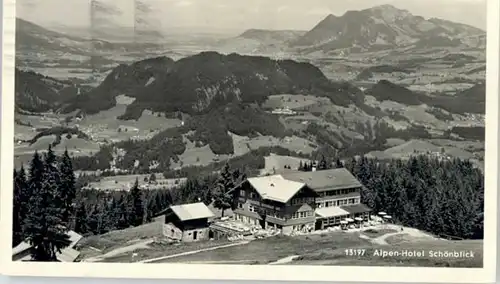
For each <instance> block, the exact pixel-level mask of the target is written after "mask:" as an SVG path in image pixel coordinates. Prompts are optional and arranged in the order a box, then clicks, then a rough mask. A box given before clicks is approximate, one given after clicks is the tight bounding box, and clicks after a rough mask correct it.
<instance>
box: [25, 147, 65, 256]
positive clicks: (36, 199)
mask: <svg viewBox="0 0 500 284" xmlns="http://www.w3.org/2000/svg"><path fill="white" fill-rule="evenodd" d="M55 163H56V156H55V155H54V152H53V151H52V149H51V147H49V149H48V152H47V154H46V156H45V163H42V162H41V160H40V157H39V155H38V153H35V155H34V157H33V160H32V163H31V164H32V166H33V167H34V168H33V169H31V172H32V173H33V176H30V189H32V190H33V191H32V192H31V196H30V201H29V214H28V216H27V217H26V222H25V224H24V227H23V229H24V232H25V236H26V239H27V240H28V242H29V244H30V245H31V246H32V251H31V257H32V259H33V260H35V261H57V253H60V252H61V250H62V249H63V248H65V247H67V246H68V245H69V244H70V240H69V235H68V234H67V227H66V224H65V222H64V221H63V212H64V203H63V202H62V199H61V196H60V194H59V191H58V187H59V183H60V177H59V171H58V169H57V167H56V165H55ZM40 173H41V176H40Z"/></svg>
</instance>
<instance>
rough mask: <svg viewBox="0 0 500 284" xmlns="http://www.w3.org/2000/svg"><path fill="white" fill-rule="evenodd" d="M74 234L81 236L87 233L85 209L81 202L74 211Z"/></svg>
mask: <svg viewBox="0 0 500 284" xmlns="http://www.w3.org/2000/svg"><path fill="white" fill-rule="evenodd" d="M75 232H77V233H79V234H81V235H85V234H87V233H88V232H89V227H88V219H87V209H86V208H85V204H84V203H83V202H82V203H80V204H79V205H78V207H77V209H76V214H75Z"/></svg>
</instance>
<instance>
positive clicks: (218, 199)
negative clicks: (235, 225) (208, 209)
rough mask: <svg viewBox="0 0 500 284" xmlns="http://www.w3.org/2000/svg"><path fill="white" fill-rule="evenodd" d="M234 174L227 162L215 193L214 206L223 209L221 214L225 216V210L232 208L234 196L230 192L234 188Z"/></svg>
mask: <svg viewBox="0 0 500 284" xmlns="http://www.w3.org/2000/svg"><path fill="white" fill-rule="evenodd" d="M234 186H235V184H234V179H233V174H232V173H231V170H230V168H229V164H227V163H226V165H225V166H224V168H223V169H222V172H221V173H220V177H219V179H218V181H217V188H216V190H215V193H214V198H215V199H214V207H215V208H218V209H220V210H221V216H222V217H224V211H225V210H226V209H229V208H231V205H232V203H233V196H232V195H231V194H230V193H229V191H230V190H232V189H233V188H234Z"/></svg>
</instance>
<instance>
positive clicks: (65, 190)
mask: <svg viewBox="0 0 500 284" xmlns="http://www.w3.org/2000/svg"><path fill="white" fill-rule="evenodd" d="M60 172H61V183H60V188H59V191H60V194H61V198H62V199H63V202H64V213H63V221H64V222H65V223H67V224H68V225H69V227H70V228H72V227H74V224H73V223H74V222H73V221H72V220H73V219H74V215H75V208H74V200H75V197H76V188H75V174H74V172H73V165H72V163H71V158H70V157H69V154H68V150H67V149H66V150H65V151H64V154H63V157H62V160H61V164H60Z"/></svg>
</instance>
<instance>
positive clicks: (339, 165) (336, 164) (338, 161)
mask: <svg viewBox="0 0 500 284" xmlns="http://www.w3.org/2000/svg"><path fill="white" fill-rule="evenodd" d="M343 167H344V164H343V163H342V161H340V159H339V158H337V160H336V161H335V168H337V169H341V168H343Z"/></svg>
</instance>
